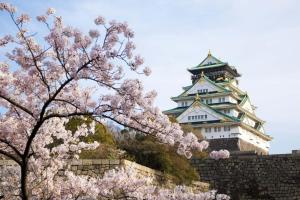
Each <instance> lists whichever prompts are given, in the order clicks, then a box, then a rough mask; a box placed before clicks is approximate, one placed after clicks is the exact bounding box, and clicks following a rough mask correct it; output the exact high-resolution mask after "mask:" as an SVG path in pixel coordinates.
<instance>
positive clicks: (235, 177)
mask: <svg viewBox="0 0 300 200" xmlns="http://www.w3.org/2000/svg"><path fill="white" fill-rule="evenodd" d="M191 162H192V164H193V166H194V167H195V168H196V169H197V171H198V172H199V174H200V179H201V181H204V182H208V183H210V184H211V188H214V189H217V190H218V191H219V192H220V193H226V194H228V195H230V196H231V198H232V199H233V200H260V199H268V200H273V199H276V200H277V199H278V200H284V199H287V200H299V199H300V154H283V155H269V156H268V155H260V156H259V155H246V156H232V157H231V158H229V159H225V160H218V161H215V160H212V159H204V160H197V159H193V160H192V161H191Z"/></svg>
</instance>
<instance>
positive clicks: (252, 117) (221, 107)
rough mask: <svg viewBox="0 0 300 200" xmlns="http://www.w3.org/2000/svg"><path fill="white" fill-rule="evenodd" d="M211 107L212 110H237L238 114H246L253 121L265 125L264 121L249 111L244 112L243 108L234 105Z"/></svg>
mask: <svg viewBox="0 0 300 200" xmlns="http://www.w3.org/2000/svg"><path fill="white" fill-rule="evenodd" d="M211 106H213V107H214V109H229V108H233V109H237V110H238V111H239V112H243V113H246V116H247V117H249V118H250V119H252V120H254V121H257V122H260V123H262V124H264V123H266V121H264V120H262V119H260V118H258V117H257V116H256V115H253V114H252V113H250V112H249V111H247V110H245V109H244V108H242V107H241V106H239V105H236V104H224V105H222V104H220V105H211Z"/></svg>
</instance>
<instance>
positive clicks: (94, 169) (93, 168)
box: [0, 159, 209, 192]
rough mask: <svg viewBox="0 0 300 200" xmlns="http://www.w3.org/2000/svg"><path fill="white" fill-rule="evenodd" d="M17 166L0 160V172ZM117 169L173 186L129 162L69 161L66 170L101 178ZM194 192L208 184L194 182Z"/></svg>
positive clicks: (165, 178) (154, 172)
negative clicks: (132, 170) (4, 168)
mask: <svg viewBox="0 0 300 200" xmlns="http://www.w3.org/2000/svg"><path fill="white" fill-rule="evenodd" d="M13 165H17V164H16V163H15V162H14V161H12V160H0V171H1V168H3V167H4V166H13ZM117 167H124V168H125V169H128V168H133V169H135V170H136V171H137V174H138V176H140V177H141V178H142V177H151V178H153V180H154V184H155V185H158V186H162V187H167V188H172V187H174V186H175V184H174V183H173V181H172V177H171V176H169V175H166V174H164V173H162V172H160V171H157V170H153V169H151V168H149V167H145V166H143V165H140V164H137V163H135V162H131V161H128V160H117V159H116V160H108V159H91V160H89V159H83V160H70V161H69V162H68V166H67V169H68V170H70V171H72V172H74V173H75V174H76V175H89V176H92V177H97V176H100V177H101V176H103V174H104V172H105V171H107V170H110V169H115V168H117ZM58 173H59V175H61V176H63V175H64V170H61V171H59V172H58ZM191 189H192V190H194V191H208V190H209V184H208V183H204V182H199V181H197V182H194V183H193V184H192V185H191ZM0 192H1V191H0Z"/></svg>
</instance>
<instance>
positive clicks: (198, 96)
mask: <svg viewBox="0 0 300 200" xmlns="http://www.w3.org/2000/svg"><path fill="white" fill-rule="evenodd" d="M200 100H201V98H200V95H199V94H198V93H197V94H196V96H195V101H200Z"/></svg>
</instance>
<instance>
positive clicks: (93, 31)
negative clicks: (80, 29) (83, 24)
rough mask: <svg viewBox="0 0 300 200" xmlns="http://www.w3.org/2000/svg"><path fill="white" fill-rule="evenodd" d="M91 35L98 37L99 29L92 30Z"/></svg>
mask: <svg viewBox="0 0 300 200" xmlns="http://www.w3.org/2000/svg"><path fill="white" fill-rule="evenodd" d="M89 35H90V36H91V38H97V37H99V35H100V33H99V31H98V30H90V31H89Z"/></svg>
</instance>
